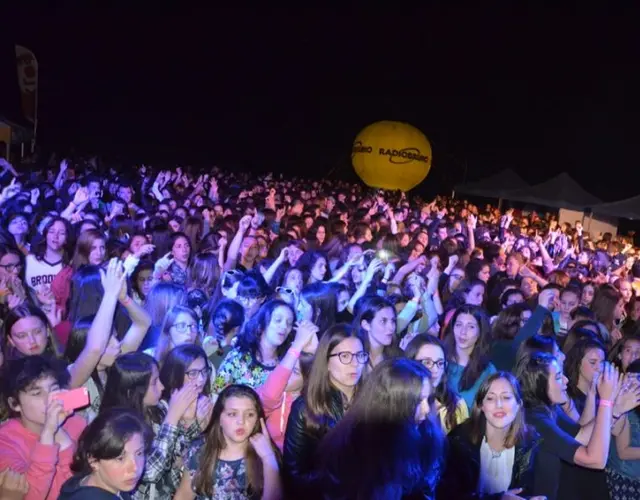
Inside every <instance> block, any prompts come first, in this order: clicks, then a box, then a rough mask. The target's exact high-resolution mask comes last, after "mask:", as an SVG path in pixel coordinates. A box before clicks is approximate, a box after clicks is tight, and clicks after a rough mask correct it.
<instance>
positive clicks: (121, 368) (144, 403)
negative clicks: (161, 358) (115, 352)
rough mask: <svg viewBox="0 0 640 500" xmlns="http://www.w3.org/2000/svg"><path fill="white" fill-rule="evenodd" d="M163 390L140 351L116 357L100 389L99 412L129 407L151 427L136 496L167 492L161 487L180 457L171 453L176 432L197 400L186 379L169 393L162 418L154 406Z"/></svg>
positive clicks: (150, 362) (156, 372)
mask: <svg viewBox="0 0 640 500" xmlns="http://www.w3.org/2000/svg"><path fill="white" fill-rule="evenodd" d="M163 390H164V386H163V385H162V382H161V381H160V373H159V369H158V363H157V361H156V360H155V359H153V358H152V357H151V356H149V355H148V354H144V353H141V352H131V353H128V354H123V355H122V356H120V357H118V358H117V359H116V362H115V363H114V365H113V366H112V367H111V370H110V371H109V380H108V381H107V385H106V387H105V389H104V397H103V399H102V406H101V409H100V412H101V413H102V412H104V411H106V410H109V409H110V408H129V409H131V410H132V411H134V412H136V413H137V414H138V415H142V416H143V417H144V419H145V422H146V423H147V424H148V425H149V426H150V428H151V429H152V430H153V443H152V444H151V447H150V449H149V452H148V454H147V463H146V466H145V470H144V475H143V477H142V479H141V481H140V483H139V484H138V485H137V487H136V489H135V497H136V498H137V499H154V498H159V497H160V498H161V497H163V496H167V495H170V494H169V493H168V491H167V489H166V487H165V486H166V484H167V482H169V476H170V473H169V471H170V470H171V467H172V466H173V464H174V462H175V461H176V460H180V458H181V457H180V456H175V454H174V453H173V450H174V447H175V445H176V442H177V441H178V437H179V435H180V428H179V424H180V420H181V419H182V418H183V417H184V416H185V414H186V413H187V411H188V410H189V409H190V408H192V406H193V405H194V403H195V401H196V400H197V399H198V390H197V386H196V384H194V383H193V381H189V383H186V384H184V385H183V386H182V388H181V389H179V390H176V391H174V392H173V394H172V395H171V399H170V400H169V406H168V410H167V412H166V415H165V416H164V419H163V418H162V413H163V412H162V411H161V410H160V408H159V407H158V404H159V403H160V398H161V397H162V391H163Z"/></svg>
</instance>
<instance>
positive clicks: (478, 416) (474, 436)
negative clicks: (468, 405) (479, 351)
mask: <svg viewBox="0 0 640 500" xmlns="http://www.w3.org/2000/svg"><path fill="white" fill-rule="evenodd" d="M496 380H506V381H507V382H509V385H510V386H511V389H512V390H513V395H514V396H515V399H516V402H517V403H518V405H519V406H520V408H519V409H518V414H517V415H516V418H515V420H514V421H513V422H512V423H511V425H510V426H509V430H508V431H507V434H506V436H505V442H504V446H505V448H513V447H514V446H515V445H516V444H519V443H522V442H523V441H525V440H526V439H528V437H529V435H530V433H531V431H532V430H531V429H530V428H529V427H528V426H527V424H526V422H525V418H524V405H523V400H522V394H521V393H520V384H519V383H518V380H516V378H515V377H514V376H513V375H512V374H511V373H509V372H497V373H494V374H492V375H490V376H489V377H488V378H487V379H485V381H484V382H483V383H482V384H481V385H480V388H479V389H478V392H476V397H475V398H474V400H473V408H472V409H471V415H470V419H471V433H470V436H469V437H470V438H471V442H472V443H473V444H475V445H477V446H479V445H480V444H481V443H482V440H483V439H484V436H485V433H486V428H487V418H486V417H485V415H484V413H483V411H482V404H483V402H484V398H485V397H486V396H487V393H488V392H489V389H491V384H492V383H493V382H495V381H496Z"/></svg>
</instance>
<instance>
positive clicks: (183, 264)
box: [167, 232, 191, 285]
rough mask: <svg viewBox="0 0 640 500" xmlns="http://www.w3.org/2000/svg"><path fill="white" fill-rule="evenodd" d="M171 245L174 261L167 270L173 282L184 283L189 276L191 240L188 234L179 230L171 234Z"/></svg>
mask: <svg viewBox="0 0 640 500" xmlns="http://www.w3.org/2000/svg"><path fill="white" fill-rule="evenodd" d="M170 245H171V257H172V258H173V262H172V263H171V264H170V265H169V268H168V269H167V272H168V273H169V277H170V280H171V281H172V282H173V283H175V284H177V285H184V284H185V283H186V282H187V278H188V274H187V271H188V268H189V259H190V257H191V242H190V241H189V237H188V236H187V235H186V234H184V233H180V232H177V233H173V234H172V235H171V238H170Z"/></svg>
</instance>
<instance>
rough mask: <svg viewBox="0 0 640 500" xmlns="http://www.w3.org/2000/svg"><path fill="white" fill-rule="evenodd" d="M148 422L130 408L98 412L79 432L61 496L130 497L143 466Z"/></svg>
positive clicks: (85, 499) (65, 499) (86, 499)
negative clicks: (72, 473) (70, 473)
mask: <svg viewBox="0 0 640 500" xmlns="http://www.w3.org/2000/svg"><path fill="white" fill-rule="evenodd" d="M150 442H151V439H150V431H149V428H148V426H147V425H146V424H145V423H144V421H143V420H142V419H141V418H140V416H139V415H138V414H136V413H134V412H132V411H130V410H125V409H121V408H113V409H110V410H107V411H105V412H103V413H101V414H100V415H99V416H98V418H96V419H95V420H94V421H93V422H92V423H91V424H90V425H89V426H88V427H87V428H86V429H85V430H84V432H83V433H82V435H81V436H80V441H79V442H78V450H77V451H76V454H75V456H74V457H73V463H72V464H71V469H72V470H73V472H75V474H76V475H75V476H74V477H72V478H71V479H69V480H68V481H67V482H66V483H65V484H64V486H63V487H62V491H61V492H60V496H59V497H58V498H59V499H61V500H93V499H97V500H130V499H131V498H133V497H132V496H131V495H130V494H129V492H130V491H132V490H133V489H134V488H135V487H136V485H137V484H138V481H139V480H140V477H141V476H142V473H143V472H144V467H145V454H146V451H147V449H148V447H149V444H150Z"/></svg>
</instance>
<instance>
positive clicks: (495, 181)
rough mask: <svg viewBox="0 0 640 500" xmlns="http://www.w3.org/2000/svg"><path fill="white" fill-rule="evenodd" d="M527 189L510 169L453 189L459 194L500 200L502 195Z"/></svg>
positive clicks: (520, 178) (523, 182) (527, 185)
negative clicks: (515, 190)
mask: <svg viewBox="0 0 640 500" xmlns="http://www.w3.org/2000/svg"><path fill="white" fill-rule="evenodd" d="M527 187H529V184H527V183H526V182H525V181H524V180H522V177H520V176H519V175H518V174H516V173H515V172H514V171H513V170H511V169H510V168H507V169H506V170H502V171H501V172H498V173H497V174H494V175H490V176H489V177H487V178H485V179H482V180H479V181H476V182H469V183H467V184H460V185H457V186H456V187H455V188H454V189H455V191H456V192H457V193H461V194H470V195H472V196H484V197H487V198H502V195H503V193H506V192H508V191H512V190H514V189H524V188H527Z"/></svg>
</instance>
